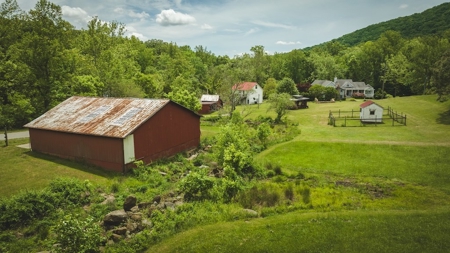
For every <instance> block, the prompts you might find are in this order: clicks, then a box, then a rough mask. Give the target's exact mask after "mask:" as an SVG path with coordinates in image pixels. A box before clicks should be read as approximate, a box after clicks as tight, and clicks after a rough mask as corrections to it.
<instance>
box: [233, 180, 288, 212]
mask: <svg viewBox="0 0 450 253" xmlns="http://www.w3.org/2000/svg"><path fill="white" fill-rule="evenodd" d="M278 190H279V189H278V186H277V185H273V184H269V183H266V184H262V185H258V186H253V187H252V188H250V189H248V190H246V191H243V192H240V193H239V195H238V196H237V201H238V203H239V204H241V205H242V206H243V207H244V208H254V207H256V206H263V207H271V206H275V205H276V204H277V203H278V202H279V200H280V193H279V192H278Z"/></svg>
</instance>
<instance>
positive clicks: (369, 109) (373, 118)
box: [359, 100, 383, 123]
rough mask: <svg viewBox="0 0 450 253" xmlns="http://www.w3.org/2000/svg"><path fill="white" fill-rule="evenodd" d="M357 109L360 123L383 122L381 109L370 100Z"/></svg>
mask: <svg viewBox="0 0 450 253" xmlns="http://www.w3.org/2000/svg"><path fill="white" fill-rule="evenodd" d="M359 107H360V109H359V111H360V113H359V118H360V119H361V121H362V122H373V123H381V122H383V107H382V106H380V105H379V104H377V103H375V102H373V101H372V100H368V101H366V102H364V103H362V104H361V105H360V106H359Z"/></svg>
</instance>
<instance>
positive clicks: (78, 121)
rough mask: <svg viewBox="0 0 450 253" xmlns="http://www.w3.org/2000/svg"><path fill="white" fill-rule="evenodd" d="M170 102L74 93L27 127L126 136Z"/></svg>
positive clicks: (166, 100)
mask: <svg viewBox="0 0 450 253" xmlns="http://www.w3.org/2000/svg"><path fill="white" fill-rule="evenodd" d="M168 103H174V102H171V101H170V100H168V99H137V98H105V97H78V96H73V97H70V98H68V99H66V100H65V101H63V102H62V103H60V104H59V105H57V106H55V107H54V108H52V109H50V110H49V111H47V112H46V113H44V114H43V115H41V116H40V117H38V118H36V119H34V120H33V121H31V122H30V123H28V124H26V125H25V127H28V128H36V129H45V130H53V131H58V132H70V133H77V134H87V135H99V136H108V137H115V138H125V137H127V136H128V135H129V134H131V133H132V132H133V131H134V130H135V129H136V128H137V127H139V126H140V125H141V124H142V123H144V122H145V121H147V120H148V119H149V118H151V117H152V116H153V115H154V114H155V113H156V112H158V111H159V110H161V108H163V107H164V106H166V105H167V104H168ZM174 104H176V103H174ZM180 106H181V105H180ZM181 107H182V106H181ZM183 108H185V107H183ZM186 110H188V111H190V110H189V109H187V108H186ZM190 112H191V113H194V112H192V111H190ZM194 114H195V113H194Z"/></svg>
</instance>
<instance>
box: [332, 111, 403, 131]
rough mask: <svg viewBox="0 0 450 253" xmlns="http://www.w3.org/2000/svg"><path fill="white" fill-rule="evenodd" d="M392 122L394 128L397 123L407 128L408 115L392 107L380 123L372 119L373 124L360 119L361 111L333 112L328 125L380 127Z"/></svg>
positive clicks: (385, 112)
mask: <svg viewBox="0 0 450 253" xmlns="http://www.w3.org/2000/svg"><path fill="white" fill-rule="evenodd" d="M390 120H392V126H395V125H396V123H397V125H398V124H401V125H405V126H406V115H404V114H403V113H401V114H398V113H397V112H394V110H392V108H391V107H388V109H385V110H383V115H382V118H381V121H380V122H377V121H378V120H377V119H376V118H374V119H371V122H363V121H361V119H360V111H359V110H353V109H352V110H351V111H341V110H338V111H334V112H333V111H331V110H330V113H329V115H328V125H331V126H336V124H337V123H338V125H339V123H340V126H344V127H346V126H366V125H374V126H377V125H380V124H386V122H388V121H390Z"/></svg>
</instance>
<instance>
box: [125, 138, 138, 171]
mask: <svg viewBox="0 0 450 253" xmlns="http://www.w3.org/2000/svg"><path fill="white" fill-rule="evenodd" d="M123 160H124V162H125V164H128V163H131V162H134V160H136V158H135V155H134V135H132V134H130V135H128V136H127V137H125V139H123Z"/></svg>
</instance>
